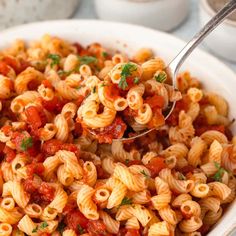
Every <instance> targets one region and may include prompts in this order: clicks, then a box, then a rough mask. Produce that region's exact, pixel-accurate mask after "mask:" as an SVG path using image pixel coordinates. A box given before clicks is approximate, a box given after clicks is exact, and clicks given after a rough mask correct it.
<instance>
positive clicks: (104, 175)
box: [96, 165, 110, 179]
mask: <svg viewBox="0 0 236 236" xmlns="http://www.w3.org/2000/svg"><path fill="white" fill-rule="evenodd" d="M96 170H97V177H98V179H107V178H109V176H110V174H108V173H107V172H106V171H105V170H103V168H102V166H101V165H96Z"/></svg>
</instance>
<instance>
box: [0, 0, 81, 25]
mask: <svg viewBox="0 0 236 236" xmlns="http://www.w3.org/2000/svg"><path fill="white" fill-rule="evenodd" d="M79 3H80V0H0V29H3V28H7V27H10V26H13V25H18V24H22V23H27V22H32V21H42V20H53V19H65V18H68V17H70V16H72V14H73V13H74V12H75V11H76V9H77V7H78V5H79Z"/></svg>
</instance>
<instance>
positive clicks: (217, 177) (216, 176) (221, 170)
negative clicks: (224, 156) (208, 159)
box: [213, 161, 227, 182]
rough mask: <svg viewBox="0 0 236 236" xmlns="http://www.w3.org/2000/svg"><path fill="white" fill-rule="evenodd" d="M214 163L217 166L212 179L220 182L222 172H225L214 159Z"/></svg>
mask: <svg viewBox="0 0 236 236" xmlns="http://www.w3.org/2000/svg"><path fill="white" fill-rule="evenodd" d="M214 165H215V167H216V168H217V172H216V173H215V174H214V176H213V179H214V180H215V181H218V182H222V176H223V174H224V172H227V171H226V170H225V169H224V168H222V167H221V166H220V164H219V163H217V162H215V161H214Z"/></svg>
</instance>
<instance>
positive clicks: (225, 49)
mask: <svg viewBox="0 0 236 236" xmlns="http://www.w3.org/2000/svg"><path fill="white" fill-rule="evenodd" d="M226 2H228V0H201V1H200V5H199V8H200V14H199V17H200V24H201V26H203V25H205V24H206V22H207V21H209V20H210V19H211V18H212V17H213V16H214V15H215V14H216V12H217V11H218V10H220V9H221V8H222V7H223V6H224V4H225V3H226ZM204 45H206V46H207V47H208V48H209V49H210V50H211V51H212V52H213V53H215V54H216V55H217V56H220V57H223V58H225V59H227V60H230V61H233V62H236V11H234V12H233V13H232V15H230V16H229V17H228V18H227V19H226V20H225V21H224V22H223V23H222V24H221V25H219V26H218V27H217V28H216V29H215V30H214V31H213V32H212V33H211V34H210V35H209V36H208V37H207V38H206V39H205V40H204Z"/></svg>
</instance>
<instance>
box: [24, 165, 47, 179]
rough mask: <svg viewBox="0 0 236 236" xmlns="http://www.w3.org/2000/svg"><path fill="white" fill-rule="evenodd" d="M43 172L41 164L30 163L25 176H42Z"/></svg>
mask: <svg viewBox="0 0 236 236" xmlns="http://www.w3.org/2000/svg"><path fill="white" fill-rule="evenodd" d="M44 170H45V168H44V165H43V163H32V164H29V165H27V174H28V176H29V177H31V176H33V175H34V174H37V175H39V176H42V175H43V172H44Z"/></svg>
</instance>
